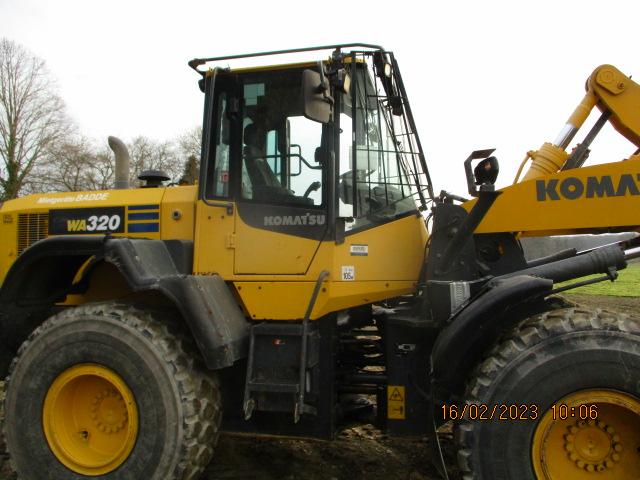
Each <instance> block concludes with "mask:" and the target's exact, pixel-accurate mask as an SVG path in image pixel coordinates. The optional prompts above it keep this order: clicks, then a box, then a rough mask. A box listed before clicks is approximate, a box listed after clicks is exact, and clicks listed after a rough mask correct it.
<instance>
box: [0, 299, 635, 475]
mask: <svg viewBox="0 0 640 480" xmlns="http://www.w3.org/2000/svg"><path fill="white" fill-rule="evenodd" d="M566 298H567V299H569V300H571V301H574V302H576V303H579V304H583V305H585V306H589V307H595V308H602V309H607V310H617V311H620V312H623V313H640V298H628V297H604V296H597V297H596V296H589V295H567V296H566ZM1 413H2V412H0V415H1ZM441 441H442V447H443V451H444V455H445V460H446V462H447V465H448V467H449V471H450V474H451V477H452V479H456V478H458V471H457V466H456V461H455V457H456V451H455V444H454V441H453V435H452V433H451V429H450V428H446V427H445V429H444V431H443V432H442V433H441ZM1 448H2V445H1V444H0V449H1ZM428 452H429V445H428V443H427V442H426V440H424V439H413V440H407V439H394V438H389V437H387V436H386V435H384V434H382V433H381V432H380V431H378V430H376V429H375V428H373V427H372V426H370V425H365V426H359V427H354V428H350V429H347V430H345V431H343V432H342V433H341V434H340V435H339V436H338V438H337V439H336V440H334V441H332V442H326V441H317V440H281V439H265V438H256V437H239V436H230V435H223V436H221V438H220V442H219V444H218V448H217V450H216V456H215V458H214V460H213V462H212V463H211V465H210V466H209V468H208V469H207V471H206V474H205V476H204V479H203V480H240V479H255V480H276V479H277V480H365V479H366V480H436V479H439V478H440V477H439V476H438V475H437V474H436V472H435V470H434V468H433V467H432V466H431V465H430V464H429V460H428V459H429V455H428ZM10 478H11V477H9V476H8V473H7V472H6V470H5V471H4V472H1V473H0V480H8V479H10Z"/></svg>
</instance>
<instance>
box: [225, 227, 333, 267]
mask: <svg viewBox="0 0 640 480" xmlns="http://www.w3.org/2000/svg"><path fill="white" fill-rule="evenodd" d="M235 220H236V224H235V229H236V230H235V247H234V248H235V250H236V255H235V265H234V272H235V273H236V274H258V275H265V274H267V275H268V274H278V275H280V274H282V275H290V274H298V275H304V274H305V273H306V271H307V270H308V268H309V264H310V263H311V260H312V259H313V256H314V255H315V253H316V251H317V250H318V246H319V244H320V242H319V241H318V240H314V239H308V238H302V237H294V236H291V235H283V234H282V233H278V232H271V231H269V230H263V229H259V228H255V227H252V226H250V225H247V224H246V223H245V222H243V221H242V219H241V218H240V216H239V215H236V216H235Z"/></svg>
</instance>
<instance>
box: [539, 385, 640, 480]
mask: <svg viewBox="0 0 640 480" xmlns="http://www.w3.org/2000/svg"><path fill="white" fill-rule="evenodd" d="M532 460H533V466H534V470H535V473H536V476H537V478H538V479H541V480H542V479H544V480H560V479H567V480H582V479H585V480H587V479H588V480H627V479H629V480H637V479H638V478H639V477H638V475H639V474H640V400H638V399H637V398H635V397H632V396H631V395H627V394H625V393H621V392H616V391H612V390H585V391H581V392H576V393H572V394H571V395H568V396H566V397H564V398H563V399H561V400H559V401H558V402H557V403H556V404H555V405H554V406H553V407H552V408H551V409H550V410H549V411H548V412H547V413H546V414H545V415H544V417H542V419H541V421H540V423H539V424H538V426H537V427H536V430H535V433H534V438H533V448H532Z"/></svg>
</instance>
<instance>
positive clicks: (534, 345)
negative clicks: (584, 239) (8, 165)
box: [0, 44, 640, 480]
mask: <svg viewBox="0 0 640 480" xmlns="http://www.w3.org/2000/svg"><path fill="white" fill-rule="evenodd" d="M300 53H307V54H310V55H311V54H313V55H314V56H315V55H317V57H320V60H319V61H317V62H307V63H295V64H282V65H268V66H261V67H251V68H235V69H229V68H227V67H226V65H228V64H229V63H233V62H234V61H236V60H239V59H251V60H252V61H253V62H254V63H255V62H258V61H259V60H261V59H264V58H265V57H268V56H271V55H274V54H278V55H287V54H300ZM189 65H190V66H191V67H192V68H193V69H194V70H196V71H197V72H198V74H199V76H200V79H199V86H200V88H201V90H202V91H203V93H204V118H203V138H202V155H201V164H200V177H199V180H198V182H197V184H196V185H184V186H178V185H166V186H165V185H164V184H163V182H164V181H166V180H167V178H166V176H165V175H164V174H163V173H162V172H154V171H149V172H145V173H144V174H143V175H142V176H141V178H142V180H143V181H144V182H145V184H144V185H143V187H145V188H129V186H128V181H127V179H128V171H127V167H126V165H127V158H126V157H127V153H126V149H124V148H122V147H123V146H122V144H120V143H119V142H118V141H117V140H116V139H111V143H112V145H113V148H114V150H115V151H116V156H117V162H118V168H117V170H118V177H117V179H116V186H117V187H118V188H116V189H113V190H107V191H99V192H65V193H46V194H36V195H29V196H26V197H22V198H19V199H16V200H12V201H8V202H5V203H4V204H3V205H2V207H1V209H0V217H1V218H2V222H1V223H0V275H2V279H3V280H2V286H1V288H0V332H2V334H1V335H0V375H1V376H2V377H5V376H6V383H5V388H6V392H5V393H6V398H5V400H4V404H3V405H4V414H5V418H4V425H3V429H2V431H3V436H4V440H5V441H6V452H5V451H3V452H0V453H2V455H3V458H5V459H8V460H9V461H10V464H11V467H12V468H13V470H14V471H15V472H16V473H17V475H18V478H20V479H23V480H43V479H56V480H58V479H85V478H93V477H99V478H103V479H108V480H116V479H118V480H120V479H122V480H124V479H145V480H147V479H152V480H177V479H196V478H199V477H200V476H201V474H202V472H203V471H204V469H205V467H206V466H207V464H208V463H209V462H210V461H211V460H212V458H215V457H214V454H213V452H214V447H215V445H216V442H217V439H218V434H219V432H221V431H225V432H245V433H253V434H269V435H283V436H301V437H316V438H324V439H331V438H333V437H334V436H335V435H336V432H338V431H339V429H340V428H341V427H342V425H344V420H345V419H347V418H349V419H351V420H353V418H354V417H353V415H354V411H355V414H357V415H358V418H360V417H363V416H364V417H365V420H363V421H367V422H373V423H375V424H376V425H377V426H378V427H379V428H380V429H382V430H384V431H385V432H387V433H388V434H389V435H390V436H427V437H428V438H429V440H430V446H429V448H430V451H431V453H432V457H433V462H434V464H435V465H436V466H437V468H438V470H439V472H440V474H441V475H442V476H443V477H445V478H446V477H447V476H448V472H447V468H446V465H444V462H443V460H442V456H441V453H440V447H439V443H438V434H437V429H438V428H439V427H440V426H442V425H443V424H445V423H447V422H450V421H453V422H454V424H455V437H456V441H457V442H458V449H459V451H458V459H459V463H460V469H461V471H462V472H463V473H462V475H463V477H464V478H465V479H485V480H500V479H505V480H506V479H511V480H526V479H534V478H539V479H546V480H558V479H563V480H565V479H572V480H583V479H584V480H591V479H596V478H597V479H602V480H608V479H617V480H631V479H637V478H639V477H640V323H639V321H638V320H637V319H635V318H632V317H629V316H626V315H621V314H616V313H611V312H605V311H600V310H594V311H590V310H584V309H582V308H579V307H576V306H575V305H572V304H570V303H568V302H566V301H564V300H563V299H562V298H561V297H558V296H556V294H558V293H560V292H563V291H565V290H568V289H570V288H573V287H576V286H579V285H584V284H587V283H593V282H599V281H609V280H614V279H615V278H616V276H617V272H618V271H619V270H621V269H623V268H625V267H626V266H627V262H628V261H629V260H631V259H633V258H635V257H638V256H640V247H639V246H638V245H639V243H640V242H639V241H638V240H636V239H631V240H628V241H625V242H618V243H614V244H610V245H606V246H604V247H600V248H594V249H589V250H585V251H576V250H575V249H569V250H563V251H559V252H555V253H553V254H552V255H550V256H547V257H544V258H539V259H535V260H527V259H525V256H524V253H523V248H522V246H521V243H520V239H521V238H523V237H532V236H548V235H578V234H587V233H591V234H593V233H604V232H626V231H637V230H638V228H639V227H638V225H639V224H640V222H639V220H638V211H640V155H638V153H639V152H638V150H635V153H633V154H632V155H631V156H630V157H629V158H628V159H625V160H623V161H619V162H615V163H608V164H606V165H594V166H583V165H584V162H585V159H586V157H587V155H588V152H589V150H588V147H589V144H590V143H591V141H592V140H593V138H594V137H595V135H596V134H597V132H598V130H599V129H600V128H601V127H602V126H603V125H604V124H606V123H607V122H610V123H611V124H613V126H614V127H615V128H616V129H617V130H618V131H619V132H620V133H621V134H622V135H624V136H625V137H626V138H627V139H628V140H629V141H630V142H631V143H632V144H633V145H634V149H637V148H638V146H640V110H639V106H640V86H638V85H637V84H636V83H634V82H633V81H632V80H631V79H630V78H629V77H627V76H626V75H624V74H622V73H621V72H620V71H618V70H617V69H616V68H614V67H612V66H609V65H604V66H601V67H599V68H597V69H596V70H595V71H594V72H593V74H592V75H591V76H590V77H589V80H588V82H587V94H586V96H585V99H584V100H583V101H582V102H581V104H580V105H579V106H578V108H577V109H576V110H575V112H574V113H573V114H572V115H571V118H570V119H569V122H568V123H567V125H566V126H565V127H564V128H563V129H562V131H561V134H560V135H559V137H558V139H556V140H555V141H554V142H553V143H545V144H544V145H543V146H542V147H541V148H540V149H539V150H537V151H532V152H530V153H529V154H528V156H527V159H526V160H527V161H528V160H531V166H530V167H529V169H528V171H527V173H526V174H524V175H522V178H521V179H520V178H518V180H517V181H516V182H515V183H514V184H513V185H511V186H509V187H506V188H503V189H500V190H496V188H495V186H494V184H495V181H496V178H497V175H498V161H497V160H496V158H495V157H493V156H492V153H493V150H478V151H475V152H473V153H472V154H471V155H470V156H469V158H467V160H466V161H464V162H463V163H461V164H460V166H459V170H460V171H462V170H463V169H464V171H465V174H466V179H467V184H468V192H467V193H468V194H465V195H464V196H462V195H455V194H452V193H447V192H445V191H443V192H441V193H440V194H435V193H434V191H433V188H432V183H431V179H430V176H429V172H428V169H427V163H426V160H425V155H424V152H423V149H422V145H421V142H420V139H419V136H418V131H417V129H416V125H415V122H414V118H413V115H412V109H411V105H410V103H409V99H408V97H407V92H406V90H405V86H404V83H403V80H402V77H401V75H400V69H399V66H398V63H397V61H396V58H395V56H394V55H393V53H392V52H389V51H386V50H385V49H383V48H382V47H379V46H375V45H366V44H356V45H330V46H323V47H318V48H305V49H297V50H288V51H279V52H265V53H257V54H249V55H237V56H233V57H218V58H204V59H195V60H192V61H191V62H189ZM594 107H597V108H598V109H599V110H600V111H601V112H602V116H601V118H600V120H599V121H598V122H596V124H595V125H594V127H593V128H592V129H591V131H590V132H589V133H588V134H587V136H586V137H585V138H584V140H583V141H582V142H581V143H579V144H578V145H577V147H576V148H574V149H573V150H572V151H571V152H567V148H568V147H569V146H570V144H571V142H572V140H573V138H574V136H575V134H576V132H577V131H578V130H579V128H580V127H581V126H582V124H583V122H584V120H585V119H586V117H587V115H588V114H589V112H590V111H591V110H592V109H593V108H594ZM452 169H454V170H458V167H456V166H455V165H452ZM520 176H521V175H519V177H520ZM594 275H595V276H594ZM587 276H590V277H588V278H587V279H586V280H584V279H582V277H587ZM580 279H582V280H580ZM362 396H366V398H367V399H368V402H369V404H368V405H365V406H369V407H370V408H368V409H363V408H362V402H354V398H361V397H362ZM354 405H359V407H360V408H359V409H357V410H354ZM363 410H365V411H363ZM367 415H368V417H367ZM3 445H4V443H3V442H0V446H3ZM214 461H215V460H214Z"/></svg>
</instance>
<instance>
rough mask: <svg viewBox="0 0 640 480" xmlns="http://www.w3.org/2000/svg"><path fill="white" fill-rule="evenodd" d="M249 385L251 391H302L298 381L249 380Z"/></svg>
mask: <svg viewBox="0 0 640 480" xmlns="http://www.w3.org/2000/svg"><path fill="white" fill-rule="evenodd" d="M247 387H248V390H249V391H251V392H272V393H298V392H299V391H300V385H298V384H297V383H261V382H248V385H247Z"/></svg>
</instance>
